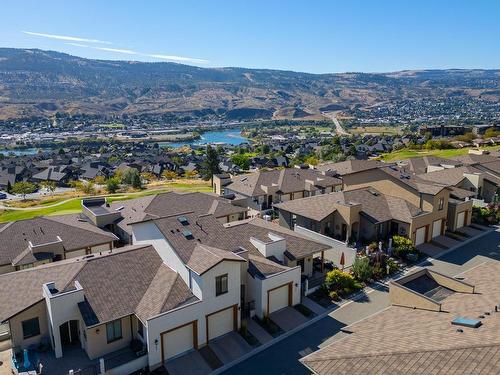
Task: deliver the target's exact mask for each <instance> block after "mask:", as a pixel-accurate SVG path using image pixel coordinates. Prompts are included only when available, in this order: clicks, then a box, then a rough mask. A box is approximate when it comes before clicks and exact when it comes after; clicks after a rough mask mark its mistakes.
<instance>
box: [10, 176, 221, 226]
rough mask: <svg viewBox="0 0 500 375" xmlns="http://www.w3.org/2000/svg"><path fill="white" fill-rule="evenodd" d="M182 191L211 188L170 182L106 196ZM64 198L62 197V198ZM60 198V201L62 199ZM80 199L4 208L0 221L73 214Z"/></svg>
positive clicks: (78, 209) (117, 198) (119, 197)
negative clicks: (30, 208) (24, 207)
mask: <svg viewBox="0 0 500 375" xmlns="http://www.w3.org/2000/svg"><path fill="white" fill-rule="evenodd" d="M172 190H176V191H184V192H195V191H199V192H210V191H212V189H211V188H210V185H209V184H207V185H199V184H189V183H177V182H175V183H171V184H169V186H168V187H165V188H159V189H157V190H143V191H141V192H138V193H123V194H115V195H112V196H109V197H108V201H109V202H114V201H120V200H125V199H132V198H139V197H144V196H147V195H153V194H158V193H162V192H166V191H172ZM62 200H64V199H62ZM62 200H61V201H62ZM81 200H82V198H73V199H70V200H69V201H67V202H64V203H62V204H60V205H58V206H55V207H44V205H47V204H44V203H41V204H40V208H38V209H33V210H22V211H21V210H19V211H17V210H5V211H2V212H1V213H0V222H6V221H13V220H24V219H31V218H33V217H37V216H50V215H64V214H74V213H78V212H81V210H82V208H81ZM55 203H57V201H52V202H50V204H55Z"/></svg>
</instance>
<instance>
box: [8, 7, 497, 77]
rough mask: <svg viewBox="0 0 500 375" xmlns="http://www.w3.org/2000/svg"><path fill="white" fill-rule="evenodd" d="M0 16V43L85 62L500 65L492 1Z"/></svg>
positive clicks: (315, 67) (18, 10) (371, 68)
mask: <svg viewBox="0 0 500 375" xmlns="http://www.w3.org/2000/svg"><path fill="white" fill-rule="evenodd" d="M1 12H2V17H1V18H0V19H1V21H0V46H2V47H20V48H41V49H50V50H56V51H62V52H66V53H70V54H73V55H77V56H83V57H89V58H99V59H113V60H116V59H121V60H141V61H175V62H182V63H187V64H192V65H199V66H206V67H218V66H241V67H249V68H273V69H286V70H295V71H305V72H312V73H327V72H345V71H364V72H386V71H395V70H402V69H424V68H436V69H437V68H500V21H499V20H500V1H496V0H490V1H484V0H474V1H472V0H470V1H465V0H464V1H460V0H455V1H451V0H450V1H447V0H434V1H428V0H418V1H417V0H399V1H390V0H378V1H375V0H364V1H361V0H345V1H338V0H330V1H328V0H324V1H319V0H303V1H294V0H288V1H285V0H281V1H278V0H267V1H263V0H262V1H261V0H252V1H243V0H225V1H219V0H197V1H195V0H164V1H160V0H157V1H153V0H149V1H139V0H136V1H127V0H121V1H113V0H100V1H94V0H85V1H81V0H71V1H70V0H64V1H59V0H44V1H39V0H38V1H35V0H33V1H24V0H3V1H2V5H1ZM42 34H44V35H42ZM68 37H71V38H68Z"/></svg>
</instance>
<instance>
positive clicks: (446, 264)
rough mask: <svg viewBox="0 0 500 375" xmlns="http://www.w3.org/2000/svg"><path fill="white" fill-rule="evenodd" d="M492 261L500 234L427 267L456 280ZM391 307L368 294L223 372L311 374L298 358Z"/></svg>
mask: <svg viewBox="0 0 500 375" xmlns="http://www.w3.org/2000/svg"><path fill="white" fill-rule="evenodd" d="M490 259H495V260H498V261H500V232H499V231H498V230H497V231H493V232H491V233H489V234H487V235H486V236H484V237H481V238H478V239H477V240H475V241H472V242H470V243H468V244H466V245H464V246H463V247H460V248H457V249H455V250H454V251H452V252H450V253H448V254H445V255H444V256H442V257H439V258H438V259H428V260H427V261H426V262H425V263H424V266H426V267H430V268H432V269H433V270H435V271H438V272H441V273H444V274H447V275H450V276H454V275H457V274H459V273H461V272H464V271H466V270H468V269H470V268H472V267H475V266H477V265H478V264H481V263H483V262H485V261H488V260H490ZM387 306H389V298H388V289H387V288H385V287H383V286H382V287H380V289H371V290H368V291H367V293H366V294H365V296H364V297H363V298H362V299H360V300H358V301H354V302H350V303H348V304H345V305H344V306H342V307H340V308H339V309H337V310H335V311H333V312H332V313H330V314H329V315H328V316H327V317H325V318H323V319H321V320H319V321H318V322H316V323H315V324H312V325H310V326H309V327H306V328H305V329H303V330H301V331H300V332H298V333H296V334H294V335H292V336H290V337H288V338H286V339H284V340H282V341H280V342H279V343H277V344H275V345H273V346H271V347H270V348H268V349H267V350H264V351H263V352H261V353H259V354H257V355H255V356H253V357H251V358H249V359H247V360H246V361H243V362H241V363H239V364H238V365H236V366H234V367H232V368H231V369H230V370H228V371H226V372H224V374H226V375H230V374H235V375H236V374H240V375H241V374H249V375H250V374H252V375H255V374H276V375H278V374H304V375H307V374H310V372H309V371H308V370H307V369H306V368H305V367H304V366H303V365H302V364H300V362H299V361H298V360H299V358H301V357H303V356H305V355H307V354H309V353H311V352H313V351H316V350H317V349H318V348H320V347H323V346H325V345H328V344H329V343H330V342H332V341H333V340H338V339H340V338H342V337H343V336H344V335H346V334H345V333H343V332H340V330H341V329H342V327H345V326H347V325H349V324H352V323H354V322H357V321H359V320H361V319H363V318H366V317H368V316H370V315H373V314H375V313H377V312H379V311H381V310H383V309H384V308H386V307H387Z"/></svg>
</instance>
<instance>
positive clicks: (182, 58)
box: [145, 54, 209, 64]
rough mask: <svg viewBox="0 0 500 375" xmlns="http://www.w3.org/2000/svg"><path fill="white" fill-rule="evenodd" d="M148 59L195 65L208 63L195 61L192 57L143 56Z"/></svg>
mask: <svg viewBox="0 0 500 375" xmlns="http://www.w3.org/2000/svg"><path fill="white" fill-rule="evenodd" d="M145 56H148V57H153V58H155V59H161V60H168V61H177V62H190V63H195V64H208V63H209V61H208V60H205V59H197V58H194V57H183V56H171V55H155V54H152V55H149V54H148V55H145Z"/></svg>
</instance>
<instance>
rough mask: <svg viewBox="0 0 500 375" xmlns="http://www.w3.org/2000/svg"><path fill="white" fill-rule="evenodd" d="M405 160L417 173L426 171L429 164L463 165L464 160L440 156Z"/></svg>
mask: <svg viewBox="0 0 500 375" xmlns="http://www.w3.org/2000/svg"><path fill="white" fill-rule="evenodd" d="M403 162H404V163H407V164H408V169H409V170H410V171H411V172H413V173H415V174H421V173H425V172H426V171H427V167H428V166H443V165H453V166H460V165H462V162H460V161H457V160H453V159H445V158H440V157H438V156H422V157H419V158H410V159H406V160H404V161H403Z"/></svg>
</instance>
